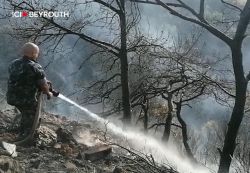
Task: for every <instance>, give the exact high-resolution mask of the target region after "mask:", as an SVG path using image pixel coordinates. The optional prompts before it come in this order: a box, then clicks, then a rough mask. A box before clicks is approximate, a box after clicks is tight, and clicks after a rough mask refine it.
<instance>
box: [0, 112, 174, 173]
mask: <svg viewBox="0 0 250 173" xmlns="http://www.w3.org/2000/svg"><path fill="white" fill-rule="evenodd" d="M16 115H18V113H17V112H15V111H14V110H7V111H4V112H1V111H0V140H1V141H7V142H9V143H11V142H13V140H14V139H15V138H16V132H15V131H13V129H15V128H16V127H17V125H16V124H18V123H15V122H18V118H16ZM17 117H18V116H17ZM104 134H105V132H103V131H102V130H101V129H98V128H97V127H96V126H95V125H94V124H93V123H92V122H76V121H70V120H69V119H67V118H66V117H63V116H58V115H53V114H49V113H43V115H42V121H41V125H40V128H39V132H38V133H37V134H36V139H35V141H34V144H33V145H31V146H25V147H21V146H17V154H18V155H17V157H15V158H12V157H11V156H8V154H4V152H1V151H3V149H0V172H1V173H2V172H7V173H20V172H26V173H46V172H48V173H68V172H79V173H171V172H176V171H174V170H173V169H171V168H170V167H168V166H162V165H161V166H160V165H158V164H157V163H155V162H154V159H153V158H148V157H145V156H144V155H141V154H138V153H136V152H135V151H131V150H128V149H127V148H123V147H122V146H119V145H118V144H112V145H111V144H110V141H111V140H109V139H110V138H111V136H108V135H107V134H105V135H104ZM104 139H105V142H103V141H104ZM108 143H109V144H108Z"/></svg>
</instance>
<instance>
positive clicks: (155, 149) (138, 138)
mask: <svg viewBox="0 0 250 173" xmlns="http://www.w3.org/2000/svg"><path fill="white" fill-rule="evenodd" d="M58 97H59V98H61V99H62V100H64V101H66V102H68V103H70V104H72V105H74V106H75V107H78V108H79V109H81V110H82V111H84V112H85V113H86V114H87V115H88V116H90V117H92V118H93V119H95V120H96V121H98V122H99V123H101V124H106V127H107V129H108V130H109V131H110V132H111V133H113V134H114V135H117V136H119V137H122V138H124V139H126V140H127V141H128V142H129V143H131V144H132V146H133V147H132V148H134V149H136V150H139V151H142V152H143V153H147V154H152V155H153V157H154V158H155V160H156V161H157V162H159V163H161V164H166V163H168V164H170V165H171V166H172V167H174V168H176V169H177V170H178V171H180V172H183V173H185V172H186V173H187V172H188V173H190V172H195V173H208V172H209V170H207V169H205V168H200V169H199V168H197V165H196V166H193V165H192V164H191V163H190V162H189V161H188V159H187V158H185V157H184V156H181V155H180V154H179V153H178V152H177V150H175V149H174V147H171V146H169V145H168V146H166V145H164V144H162V143H160V142H159V141H158V140H156V139H154V138H153V137H150V136H146V135H145V134H142V133H140V132H137V131H135V130H129V129H126V130H123V129H122V128H121V126H117V125H115V124H114V123H112V122H109V121H107V120H105V119H103V118H101V117H99V116H98V115H97V114H94V113H92V112H91V111H89V110H88V109H86V108H84V107H82V106H80V105H78V104H77V103H75V102H74V101H72V100H70V99H68V98H67V97H65V96H63V95H62V94H60V95H59V96H58ZM82 136H83V137H85V136H87V139H88V138H89V137H90V135H89V134H88V133H85V134H82ZM78 140H79V139H78ZM87 141H88V140H87ZM87 143H89V145H92V144H93V141H89V142H87Z"/></svg>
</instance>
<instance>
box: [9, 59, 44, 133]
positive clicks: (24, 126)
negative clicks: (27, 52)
mask: <svg viewBox="0 0 250 173" xmlns="http://www.w3.org/2000/svg"><path fill="white" fill-rule="evenodd" d="M44 80H46V79H45V73H44V70H43V69H42V67H41V65H39V64H38V63H37V62H35V61H33V60H30V59H28V58H27V57H23V58H21V59H17V60H14V61H13V62H12V63H11V65H10V66H9V80H8V91H7V102H8V104H10V105H13V106H15V107H16V108H17V109H18V110H19V111H20V112H21V114H22V118H21V123H20V133H21V134H22V133H29V131H30V129H31V128H32V124H33V122H34V118H35V114H36V109H37V103H38V100H37V99H38V95H39V94H40V92H38V91H39V89H38V88H39V83H40V82H41V81H44Z"/></svg>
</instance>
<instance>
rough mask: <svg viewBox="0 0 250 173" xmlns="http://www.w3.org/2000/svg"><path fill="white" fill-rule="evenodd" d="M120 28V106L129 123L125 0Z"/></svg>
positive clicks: (122, 4)
mask: <svg viewBox="0 0 250 173" xmlns="http://www.w3.org/2000/svg"><path fill="white" fill-rule="evenodd" d="M120 2H121V11H120V13H119V17H120V29H121V31H120V32H121V33H120V35H121V38H120V39H121V49H120V52H119V58H120V62H121V85H122V107H123V122H124V123H125V124H130V123H131V105H130V92H129V83H128V57H127V30H126V26H127V25H126V12H125V1H124V0H121V1H120Z"/></svg>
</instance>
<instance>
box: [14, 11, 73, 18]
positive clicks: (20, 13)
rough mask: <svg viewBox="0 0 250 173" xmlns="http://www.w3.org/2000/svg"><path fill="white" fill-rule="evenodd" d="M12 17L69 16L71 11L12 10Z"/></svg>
mask: <svg viewBox="0 0 250 173" xmlns="http://www.w3.org/2000/svg"><path fill="white" fill-rule="evenodd" d="M12 17H16V18H18V17H46V18H54V17H69V12H67V11H14V12H12Z"/></svg>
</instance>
